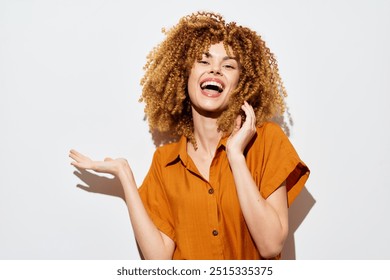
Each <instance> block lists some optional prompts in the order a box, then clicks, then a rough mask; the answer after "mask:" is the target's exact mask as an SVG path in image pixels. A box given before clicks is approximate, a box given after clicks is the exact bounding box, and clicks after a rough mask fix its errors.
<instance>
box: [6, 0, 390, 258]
mask: <svg viewBox="0 0 390 280" xmlns="http://www.w3.org/2000/svg"><path fill="white" fill-rule="evenodd" d="M198 10H207V11H215V12H218V13H221V14H222V15H224V16H225V18H226V20H227V21H236V22H238V23H239V24H242V25H245V26H248V27H250V28H251V29H253V30H256V31H257V32H258V33H259V34H261V35H262V37H263V39H264V40H265V41H266V42H267V43H268V46H269V47H270V48H271V50H272V51H273V52H274V53H275V55H276V57H277V59H278V61H279V68H280V73H281V75H282V78H283V79H284V82H285V86H286V88H287V91H288V93H289V97H288V99H287V102H288V105H289V107H290V112H291V114H292V117H293V120H294V126H293V127H292V129H291V134H290V140H291V141H292V143H293V144H294V146H295V147H296V149H297V151H298V153H299V154H300V156H301V157H302V159H303V160H304V161H305V162H306V163H307V164H308V165H309V167H310V169H311V172H312V173H311V177H310V178H309V181H308V182H307V184H306V188H305V189H304V191H303V192H302V193H301V196H300V197H299V198H298V199H297V200H296V202H295V203H294V204H293V206H292V208H291V226H290V227H291V230H290V231H291V234H290V237H289V239H288V243H287V245H286V248H285V254H284V258H287V259H290V258H292V259H294V258H296V259H303V260H305V259H306V260H308V259H336V260H337V259H389V258H390V242H389V236H390V226H389V218H388V215H389V213H390V203H388V198H389V197H390V190H389V179H390V172H389V169H390V149H389V148H388V145H389V143H390V134H389V132H388V130H389V120H390V118H389V114H388V113H387V107H388V106H389V105H390V98H389V95H390V85H389V78H390V52H389V50H390V30H389V29H390V17H389V14H390V2H388V1H385V0H383V1H380V0H376V1H369V0H367V1H352V0H351V1H336V0H334V1H309V0H306V1H303V0H301V1H288V0H285V1H248V0H240V1H237V0H234V1H226V0H224V1H222V0H221V1H179V0H177V1H173V0H169V1H167V0H165V1H150V0H143V1H137V2H134V1H124V0H123V1H118V0H115V1H104V0H100V1H98V0H90V1H87V0H77V1H76V0H74V1H59V0H54V1H49V0H47V1H19V0H9V1H4V0H0V97H1V98H0V259H139V255H138V251H137V247H136V243H135V241H134V237H133V233H132V228H131V225H130V222H129V218H128V213H127V209H126V206H125V204H124V202H123V201H122V200H121V199H120V198H119V197H118V196H120V192H119V187H118V185H117V184H116V182H115V181H114V180H113V179H111V178H110V177H107V178H105V179H104V178H99V177H97V176H96V175H93V174H82V175H79V176H77V172H76V174H75V169H74V168H73V167H72V166H70V159H69V158H68V151H69V149H71V148H75V149H78V150H80V151H82V152H83V153H86V154H87V155H89V156H91V157H92V158H95V159H102V158H104V157H106V156H111V157H125V158H127V159H128V160H129V162H130V164H131V166H132V169H133V172H134V174H135V177H136V180H137V183H138V184H140V183H141V182H142V180H143V178H144V176H145V174H146V172H147V170H148V168H149V165H150V162H151V157H152V154H153V151H154V149H155V147H154V143H153V140H152V138H151V136H150V134H149V132H148V125H147V123H146V121H145V120H144V113H143V104H141V103H138V98H139V96H140V94H141V88H140V86H139V81H140V79H141V77H142V75H143V71H142V67H143V65H144V64H145V62H146V55H147V54H148V52H149V51H150V50H151V49H152V48H153V47H154V46H155V45H156V44H157V43H159V42H160V41H161V40H162V39H163V35H162V33H161V32H160V30H161V28H162V27H168V28H169V27H171V26H172V25H173V24H175V23H176V22H177V21H178V20H179V18H180V17H182V16H184V15H187V14H189V13H192V12H195V11H198ZM83 186H89V187H90V188H89V189H86V190H85V188H84V189H83Z"/></svg>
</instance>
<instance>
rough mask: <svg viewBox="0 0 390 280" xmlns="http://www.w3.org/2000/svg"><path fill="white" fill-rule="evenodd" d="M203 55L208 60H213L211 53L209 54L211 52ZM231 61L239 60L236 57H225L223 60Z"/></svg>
mask: <svg viewBox="0 0 390 280" xmlns="http://www.w3.org/2000/svg"><path fill="white" fill-rule="evenodd" d="M203 55H204V56H205V57H206V58H211V57H213V55H212V54H211V53H209V52H205V53H203ZM229 59H234V60H237V58H236V57H234V56H225V57H223V58H222V60H229Z"/></svg>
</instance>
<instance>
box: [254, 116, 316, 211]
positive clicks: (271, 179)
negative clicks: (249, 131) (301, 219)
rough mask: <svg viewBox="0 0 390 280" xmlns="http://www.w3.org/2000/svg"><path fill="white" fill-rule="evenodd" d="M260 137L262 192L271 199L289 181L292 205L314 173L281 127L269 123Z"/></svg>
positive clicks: (288, 191)
mask: <svg viewBox="0 0 390 280" xmlns="http://www.w3.org/2000/svg"><path fill="white" fill-rule="evenodd" d="M257 137H258V138H259V139H258V140H257V141H259V143H260V150H261V151H260V152H259V154H260V156H261V160H262V164H261V166H260V168H259V170H257V174H258V176H259V184H260V193H261V195H262V196H263V197H264V198H267V197H268V196H269V195H271V194H272V193H273V192H274V191H275V190H276V189H277V188H279V186H280V185H281V184H282V183H283V182H284V181H286V188H287V197H288V205H289V206H290V205H291V203H292V202H293V201H294V200H295V198H296V197H297V196H298V194H299V193H300V192H301V190H302V188H303V187H304V185H305V183H306V181H307V179H308V178H309V174H310V170H309V168H308V167H307V166H306V164H305V163H304V162H303V161H302V160H301V159H300V157H299V156H298V154H297V152H296V150H295V148H294V147H293V145H292V144H291V142H290V140H289V139H288V137H287V136H286V135H285V134H284V132H283V130H282V129H281V128H280V127H279V126H278V125H277V124H274V123H266V124H265V125H263V127H262V128H261V129H259V130H258V135H257Z"/></svg>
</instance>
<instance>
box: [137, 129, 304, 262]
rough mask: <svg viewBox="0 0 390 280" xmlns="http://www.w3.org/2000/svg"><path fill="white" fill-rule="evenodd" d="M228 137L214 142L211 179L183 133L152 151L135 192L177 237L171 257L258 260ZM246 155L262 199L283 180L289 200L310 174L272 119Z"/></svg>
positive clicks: (155, 219)
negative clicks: (191, 153) (229, 154)
mask: <svg viewBox="0 0 390 280" xmlns="http://www.w3.org/2000/svg"><path fill="white" fill-rule="evenodd" d="M226 141H227V137H225V138H222V139H221V140H220V142H219V144H218V146H217V150H216V153H215V156H214V158H213V160H212V163H211V166H210V175H209V176H210V178H209V181H207V180H205V179H204V178H203V177H202V176H201V174H200V173H199V171H198V170H197V168H196V165H195V164H194V162H193V161H192V160H191V158H190V156H189V155H188V154H187V148H186V147H187V139H186V138H185V137H184V136H183V137H181V138H180V140H179V141H178V142H175V143H170V144H166V145H164V146H162V147H158V148H157V149H156V151H155V153H154V156H153V160H152V164H151V167H150V170H149V172H148V174H147V175H146V177H145V179H144V182H143V183H142V185H141V186H140V188H139V193H140V196H141V199H142V201H143V204H144V206H145V208H146V210H147V212H148V214H149V216H150V218H151V219H152V221H153V222H154V224H155V225H156V227H157V228H158V229H159V230H160V231H161V232H163V233H165V234H166V235H167V236H169V237H170V238H171V239H172V240H173V241H174V242H175V245H176V247H175V251H174V254H173V259H191V260H199V259H203V260H204V259H210V260H212V259H220V260H223V259H252V260H255V259H262V257H261V252H260V253H259V252H258V250H257V248H256V245H255V243H254V241H253V240H252V237H251V235H250V233H249V230H248V227H247V225H246V223H245V219H244V216H243V214H242V212H241V208H240V203H239V200H238V197H237V192H236V187H235V183H234V178H233V175H232V172H231V169H230V166H229V161H228V159H227V155H226V151H225V147H226ZM245 158H246V163H247V166H248V168H249V170H250V173H251V174H252V177H253V179H254V181H255V183H256V185H257V186H258V189H259V192H260V194H261V196H262V197H263V198H264V199H267V197H268V196H269V195H271V194H272V193H273V192H274V191H275V190H276V189H277V188H278V187H279V186H280V185H281V184H282V183H283V182H284V181H286V188H287V197H288V202H287V203H288V205H291V203H292V202H293V201H294V199H295V198H296V197H297V195H298V194H299V192H300V191H301V190H302V188H303V187H304V184H305V182H306V180H307V179H308V177H309V173H310V171H309V169H308V167H307V166H306V165H305V163H304V162H303V161H302V160H301V159H300V158H299V156H298V154H297V152H296V150H295V149H294V147H293V145H292V144H291V142H290V141H289V139H288V137H287V136H286V135H285V134H284V132H283V131H282V129H281V128H280V127H279V125H277V124H275V123H272V122H267V123H265V124H263V125H262V126H260V127H258V128H257V133H256V134H255V136H254V138H253V139H252V141H251V142H250V143H249V145H248V147H247V149H246V150H245ZM279 258H280V255H279V256H277V257H276V258H275V259H279Z"/></svg>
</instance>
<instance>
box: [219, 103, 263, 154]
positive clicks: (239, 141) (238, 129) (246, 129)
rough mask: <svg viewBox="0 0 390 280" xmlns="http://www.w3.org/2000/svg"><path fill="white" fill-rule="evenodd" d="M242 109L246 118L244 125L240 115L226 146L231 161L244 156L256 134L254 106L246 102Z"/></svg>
mask: <svg viewBox="0 0 390 280" xmlns="http://www.w3.org/2000/svg"><path fill="white" fill-rule="evenodd" d="M241 109H242V110H243V111H244V113H245V116H246V118H245V122H244V123H243V124H242V125H241V122H242V119H241V116H240V115H239V116H238V117H237V119H236V123H235V127H234V129H233V132H232V134H231V135H230V137H229V139H228V141H227V144H226V153H227V155H228V158H229V159H233V158H234V157H236V156H238V155H243V153H244V150H245V148H246V146H247V145H248V143H249V142H250V141H251V139H252V138H253V136H254V135H255V134H256V116H255V112H254V111H253V108H252V106H251V105H249V104H248V102H246V101H245V102H244V105H242V106H241Z"/></svg>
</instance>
